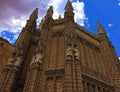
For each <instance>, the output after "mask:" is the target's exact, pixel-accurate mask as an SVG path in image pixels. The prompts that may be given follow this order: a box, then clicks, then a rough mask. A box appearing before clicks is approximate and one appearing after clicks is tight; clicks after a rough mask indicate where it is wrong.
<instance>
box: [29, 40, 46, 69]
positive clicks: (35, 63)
mask: <svg viewBox="0 0 120 92" xmlns="http://www.w3.org/2000/svg"><path fill="white" fill-rule="evenodd" d="M45 44H46V42H45V41H43V40H40V41H39V43H38V48H37V49H36V51H35V55H34V56H33V59H32V62H31V64H30V68H35V67H36V68H37V67H40V66H41V65H42V62H43V50H44V47H45Z"/></svg>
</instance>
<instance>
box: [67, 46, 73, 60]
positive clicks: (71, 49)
mask: <svg viewBox="0 0 120 92" xmlns="http://www.w3.org/2000/svg"><path fill="white" fill-rule="evenodd" d="M65 54H66V55H65V56H66V59H67V60H69V59H72V56H73V48H72V47H71V45H70V44H68V46H67V49H66V52H65Z"/></svg>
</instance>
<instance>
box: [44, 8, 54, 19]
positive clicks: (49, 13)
mask: <svg viewBox="0 0 120 92" xmlns="http://www.w3.org/2000/svg"><path fill="white" fill-rule="evenodd" d="M52 16H53V6H50V7H49V9H48V10H47V13H46V16H45V18H52Z"/></svg>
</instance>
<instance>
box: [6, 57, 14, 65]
mask: <svg viewBox="0 0 120 92" xmlns="http://www.w3.org/2000/svg"><path fill="white" fill-rule="evenodd" d="M13 64H14V58H13V57H12V56H11V57H10V58H9V59H8V62H7V66H8V67H9V66H12V65H13Z"/></svg>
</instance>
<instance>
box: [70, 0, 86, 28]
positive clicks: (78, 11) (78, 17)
mask: <svg viewBox="0 0 120 92" xmlns="http://www.w3.org/2000/svg"><path fill="white" fill-rule="evenodd" d="M72 5H73V7H74V12H75V21H76V22H78V23H79V24H80V25H81V26H84V21H85V13H84V3H83V2H79V1H78V0H77V2H73V3H72Z"/></svg>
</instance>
